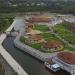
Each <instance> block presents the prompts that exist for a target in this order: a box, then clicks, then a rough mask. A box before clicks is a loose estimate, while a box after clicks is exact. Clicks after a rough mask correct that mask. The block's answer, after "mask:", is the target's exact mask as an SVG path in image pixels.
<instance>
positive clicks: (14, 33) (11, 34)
mask: <svg viewBox="0 0 75 75" xmlns="http://www.w3.org/2000/svg"><path fill="white" fill-rule="evenodd" d="M3 33H5V34H6V35H7V36H9V37H10V36H12V37H15V36H17V35H18V34H19V31H6V32H3Z"/></svg>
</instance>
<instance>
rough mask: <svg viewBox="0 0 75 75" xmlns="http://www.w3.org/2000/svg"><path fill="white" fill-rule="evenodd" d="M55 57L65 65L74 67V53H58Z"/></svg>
mask: <svg viewBox="0 0 75 75" xmlns="http://www.w3.org/2000/svg"><path fill="white" fill-rule="evenodd" d="M57 57H58V58H59V59H60V60H62V61H63V62H65V63H67V64H71V65H75V53H71V52H60V53H58V54H57Z"/></svg>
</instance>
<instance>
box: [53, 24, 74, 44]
mask: <svg viewBox="0 0 75 75" xmlns="http://www.w3.org/2000/svg"><path fill="white" fill-rule="evenodd" d="M64 25H66V24H65V23H61V24H58V25H56V26H55V27H54V28H53V30H54V31H55V32H56V33H58V34H59V36H60V37H62V38H63V39H65V40H66V41H68V42H69V43H70V44H73V45H75V35H74V34H73V33H72V32H71V31H70V30H69V29H67V28H65V26H64Z"/></svg>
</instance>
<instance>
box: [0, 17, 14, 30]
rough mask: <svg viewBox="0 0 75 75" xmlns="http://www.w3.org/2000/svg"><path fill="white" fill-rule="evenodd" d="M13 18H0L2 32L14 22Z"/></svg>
mask: <svg viewBox="0 0 75 75" xmlns="http://www.w3.org/2000/svg"><path fill="white" fill-rule="evenodd" d="M13 18H14V17H13V16H0V31H5V30H6V29H7V28H8V27H9V26H10V25H11V23H12V22H13Z"/></svg>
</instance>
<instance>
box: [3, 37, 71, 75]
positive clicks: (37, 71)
mask: <svg viewBox="0 0 75 75" xmlns="http://www.w3.org/2000/svg"><path fill="white" fill-rule="evenodd" d="M14 39H15V38H14V37H8V38H6V39H5V40H4V42H3V46H4V48H5V49H6V50H7V51H8V52H9V53H10V54H11V55H12V56H13V58H14V59H15V60H16V61H17V62H18V63H19V64H20V65H21V66H22V67H23V68H24V70H26V72H27V73H28V74H29V75H70V74H69V73H67V72H65V71H63V70H60V71H58V72H56V73H53V72H52V71H50V70H48V69H47V68H45V67H44V65H43V62H41V61H40V60H37V59H36V58H34V57H32V56H31V55H29V54H27V53H25V52H23V51H21V50H19V49H18V48H16V47H14V43H13V41H14Z"/></svg>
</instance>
